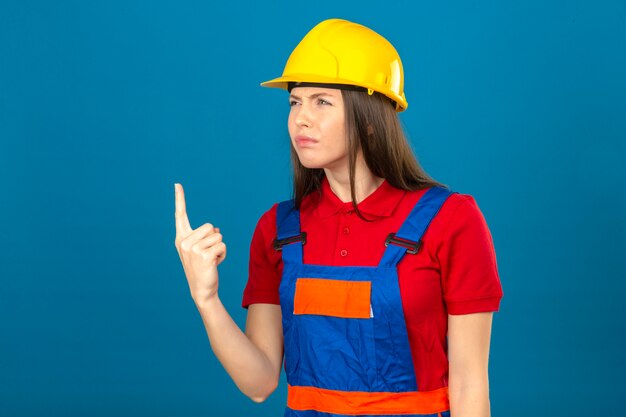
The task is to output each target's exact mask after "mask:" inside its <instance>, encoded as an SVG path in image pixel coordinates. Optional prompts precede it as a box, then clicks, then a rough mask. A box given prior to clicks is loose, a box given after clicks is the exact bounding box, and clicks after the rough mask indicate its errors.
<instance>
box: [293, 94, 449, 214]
mask: <svg viewBox="0 0 626 417" xmlns="http://www.w3.org/2000/svg"><path fill="white" fill-rule="evenodd" d="M341 95H342V97H343V101H344V111H345V123H346V137H347V141H348V169H349V174H350V194H351V196H352V206H353V207H354V210H355V211H356V213H357V215H358V216H359V217H361V218H362V219H364V220H367V219H365V218H364V217H363V215H362V214H361V212H360V211H359V209H358V207H357V204H356V195H355V180H354V177H355V170H356V158H357V155H358V152H359V149H360V150H362V152H363V157H364V159H365V163H366V164H367V167H368V168H369V170H370V171H371V172H372V173H373V174H374V175H376V176H377V177H380V178H384V179H385V180H387V182H388V183H389V184H390V185H392V186H394V187H396V188H400V189H402V190H407V191H411V190H421V189H424V188H428V187H432V186H443V187H445V185H443V184H441V183H439V182H437V181H435V180H434V179H433V178H431V177H430V176H429V175H428V174H427V173H426V172H425V171H424V169H423V168H422V167H421V165H420V164H419V162H418V161H417V158H416V157H415V154H414V153H413V150H412V149H411V146H410V144H409V142H408V140H407V138H406V136H405V134H404V130H403V129H402V126H401V124H400V119H399V118H398V114H397V113H396V110H395V106H394V103H393V102H392V101H391V100H390V99H389V98H387V97H386V96H384V95H382V94H380V93H378V92H374V94H372V95H371V96H370V95H368V94H367V92H364V91H353V90H345V89H341ZM291 162H292V166H293V174H294V175H293V194H294V195H293V198H294V199H295V204H296V207H297V208H300V204H301V203H302V199H303V198H304V196H306V195H307V194H309V193H311V192H313V191H318V192H321V183H322V179H323V178H324V170H323V169H321V168H306V167H305V166H303V165H302V164H301V163H300V160H299V159H298V154H297V153H296V151H295V149H294V148H293V146H291Z"/></svg>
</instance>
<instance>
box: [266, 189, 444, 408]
mask: <svg viewBox="0 0 626 417" xmlns="http://www.w3.org/2000/svg"><path fill="white" fill-rule="evenodd" d="M452 193H453V191H450V190H448V189H446V188H443V187H432V188H430V189H429V190H428V191H427V192H426V193H425V194H424V195H423V196H422V197H421V198H420V200H419V201H418V202H417V203H416V205H415V207H414V208H413V209H412V211H411V213H410V214H409V215H408V217H407V218H406V220H405V221H404V222H403V224H402V226H401V227H400V229H399V230H398V232H397V233H395V238H393V239H391V240H389V239H388V242H387V243H385V244H387V248H386V249H385V252H384V254H383V256H382V258H381V260H380V262H379V264H378V266H375V267H370V266H339V267H337V266H326V265H309V264H304V263H303V261H302V250H303V244H304V243H303V242H302V241H298V240H297V237H298V236H300V235H301V230H300V213H299V211H298V210H297V209H296V208H295V207H294V201H293V200H288V201H283V202H281V203H280V204H279V205H278V210H277V232H278V233H277V234H278V236H277V242H278V241H281V240H282V241H283V243H285V240H286V242H287V243H286V244H284V245H283V246H282V247H280V248H279V247H277V249H280V250H282V259H283V264H284V269H283V275H282V278H281V283H280V305H281V310H282V323H283V334H284V344H285V372H286V376H287V382H288V385H289V390H290V392H289V399H288V401H287V407H286V410H285V414H284V415H285V417H296V416H297V417H321V416H324V417H331V416H332V417H335V416H337V417H338V416H347V415H361V416H363V415H376V416H379V417H380V416H391V415H403V416H405V417H406V416H409V417H410V416H414V417H417V416H419V417H426V416H429V417H430V416H432V417H440V416H441V417H449V405H448V401H447V387H446V388H445V389H446V391H445V396H446V397H445V405H446V407H443V408H442V406H441V404H442V403H444V401H443V400H442V401H441V402H440V405H439V406H433V407H436V408H437V407H438V408H437V409H433V410H430V411H428V412H426V413H423V412H421V413H415V412H413V411H414V408H411V407H409V408H410V409H409V410H406V409H402V410H398V411H395V412H392V413H384V412H381V411H375V412H371V409H370V408H368V407H369V405H368V404H369V403H367V402H366V403H365V404H363V403H361V404H359V405H355V406H354V408H352V403H351V402H350V399H349V398H351V396H352V395H353V394H356V392H358V394H359V395H361V397H360V398H362V396H363V395H366V396H367V395H370V394H371V395H379V396H380V395H383V397H377V398H387V397H385V396H388V395H396V394H399V395H403V394H409V395H414V394H417V393H416V391H418V388H419V387H418V386H417V381H416V377H415V371H414V368H413V360H412V356H411V349H410V346H409V339H408V335H407V329H406V324H405V320H404V313H403V310H402V299H401V297H400V287H399V284H398V274H397V267H396V266H397V264H398V262H400V260H401V259H402V258H403V257H404V256H405V254H406V253H407V246H406V245H403V242H404V241H408V242H413V243H415V242H418V243H421V242H420V239H421V238H422V235H423V234H424V232H425V231H426V229H427V227H428V225H429V224H430V222H431V220H432V219H433V218H434V216H435V215H436V214H437V213H438V211H439V209H440V208H441V206H442V204H443V203H444V202H445V200H446V199H447V198H448V197H449V196H450V195H451V194H452ZM390 237H391V236H390ZM294 240H295V242H294ZM383 243H384V242H372V244H381V245H382V244H383ZM409 256H410V255H409ZM305 277H306V278H310V277H314V278H315V279H318V280H320V279H323V280H342V281H354V282H370V283H371V298H370V300H369V303H370V317H369V318H344V317H333V316H331V315H318V314H294V299H295V298H296V289H297V282H298V280H300V279H303V278H305ZM368 285H370V284H368ZM328 297H333V294H332V293H329V294H328ZM365 302H367V301H365ZM296 387H297V388H304V389H312V390H313V392H314V395H313V398H318V395H317V393H322V394H324V393H327V392H331V393H336V392H339V394H338V395H339V397H338V398H339V400H336V401H339V404H340V405H341V407H339V409H340V410H344V411H341V412H338V411H337V408H336V407H335V406H334V405H333V404H337V402H336V401H334V402H329V403H328V404H326V403H325V401H326V400H324V399H320V400H319V401H317V400H315V401H313V403H312V404H313V405H307V406H303V405H302V401H298V398H297V395H299V394H297V393H296ZM291 390H293V393H292V392H291ZM343 393H345V395H342V394H343ZM292 394H293V395H292ZM322 397H323V395H321V396H320V397H319V398H322ZM345 398H348V400H345ZM355 398H356V397H355ZM367 398H369V397H367ZM372 398H374V397H372ZM394 398H395V397H394ZM346 401H347V402H346ZM372 401H373V402H372V403H375V401H374V400H372ZM304 402H305V403H306V401H304ZM383 402H386V403H387V404H388V402H387V401H386V400H383ZM405 404H406V402H405ZM383 407H384V405H383ZM346 410H349V411H346ZM422 410H423V408H422Z"/></svg>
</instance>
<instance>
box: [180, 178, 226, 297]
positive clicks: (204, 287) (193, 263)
mask: <svg viewBox="0 0 626 417" xmlns="http://www.w3.org/2000/svg"><path fill="white" fill-rule="evenodd" d="M174 187H175V193H174V194H175V200H176V211H175V218H176V239H175V240H174V245H175V246H176V250H177V251H178V256H180V261H181V262H182V264H183V269H184V270H185V275H186V276H187V282H188V284H189V290H190V291H191V297H192V298H193V300H194V301H195V303H196V304H199V303H203V302H206V301H209V300H211V299H212V298H213V297H217V287H218V274H217V266H218V265H219V264H220V263H222V262H223V261H224V259H226V245H225V244H224V242H222V235H221V234H220V232H219V231H220V229H219V228H217V227H213V225H212V224H210V223H205V224H203V225H202V226H200V227H198V228H197V229H196V230H193V229H192V228H191V225H190V224H189V219H188V218H187V206H186V203H185V193H184V191H183V186H182V184H174Z"/></svg>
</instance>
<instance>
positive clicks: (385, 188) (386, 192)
mask: <svg viewBox="0 0 626 417" xmlns="http://www.w3.org/2000/svg"><path fill="white" fill-rule="evenodd" d="M321 188H322V193H321V199H320V201H319V204H318V206H317V214H318V216H319V217H320V218H324V217H329V216H332V215H333V214H336V213H338V212H348V211H352V210H354V208H353V207H352V202H351V201H349V202H347V203H344V202H343V201H341V200H340V199H339V197H337V196H336V195H335V193H334V192H333V190H331V188H330V184H329V183H328V178H326V176H324V177H323V178H322V187H321ZM404 194H405V191H404V190H401V189H399V188H395V187H394V186H392V185H391V184H389V183H388V182H387V180H384V181H383V182H382V184H381V185H380V186H379V187H378V188H377V189H376V190H374V192H373V193H371V194H370V195H369V196H367V198H366V199H365V200H363V201H361V202H360V203H359V204H358V205H357V207H358V208H359V211H360V212H361V213H366V214H370V215H374V216H377V217H389V216H391V215H392V214H393V212H394V210H395V209H396V207H397V206H398V203H400V200H402V197H404Z"/></svg>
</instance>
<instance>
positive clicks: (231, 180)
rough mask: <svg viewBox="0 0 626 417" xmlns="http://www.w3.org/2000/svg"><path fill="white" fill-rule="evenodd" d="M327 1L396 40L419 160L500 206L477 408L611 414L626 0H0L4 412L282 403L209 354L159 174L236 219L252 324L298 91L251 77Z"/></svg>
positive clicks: (0, 400) (274, 407) (278, 60)
mask: <svg viewBox="0 0 626 417" xmlns="http://www.w3.org/2000/svg"><path fill="white" fill-rule="evenodd" d="M330 17H340V18H345V19H349V20H352V21H355V22H358V23H362V24H365V25H366V26H369V27H371V28H372V29H374V30H376V31H378V32H379V33H381V34H383V35H384V36H385V37H387V38H388V39H389V40H390V41H391V42H392V43H393V44H394V45H395V46H396V48H397V50H398V51H399V53H400V55H401V57H402V59H403V64H404V69H405V74H406V84H405V87H406V89H405V91H406V95H407V99H408V102H409V108H408V110H407V111H406V112H405V113H402V114H401V119H402V122H403V124H404V125H405V127H406V131H407V134H408V136H409V137H410V139H411V142H412V144H413V146H414V148H415V151H416V153H417V155H418V157H419V160H420V162H421V163H422V164H423V166H424V168H425V169H426V170H427V171H428V172H429V173H430V174H431V175H432V176H433V177H435V178H436V179H438V180H439V181H441V182H443V183H445V184H448V185H449V186H450V187H451V188H453V189H454V190H456V191H460V192H462V193H467V194H471V195H473V196H474V197H475V198H476V200H477V202H478V204H479V206H480V208H481V210H482V211H483V214H484V216H485V218H486V220H487V222H488V224H489V227H490V229H491V232H492V235H493V238H494V242H495V246H496V253H497V256H498V266H499V271H500V277H501V281H502V285H503V288H504V293H505V295H504V298H503V300H502V304H501V309H500V311H499V312H498V313H496V314H495V315H494V322H493V333H492V342H491V356H490V388H491V406H492V415H494V416H508V417H515V416H528V415H533V416H548V415H550V416H566V415H567V416H583V415H620V414H622V413H623V406H620V407H619V408H618V405H619V404H620V403H621V402H622V401H621V400H622V399H623V393H624V392H625V391H626V384H625V382H624V378H623V376H624V374H626V367H625V364H624V362H625V361H624V357H623V355H624V352H625V351H626V349H625V347H626V346H625V342H624V338H625V334H626V332H625V330H626V329H625V324H624V323H625V321H624V317H625V314H624V313H625V312H624V301H623V297H624V293H625V289H626V284H625V281H626V266H625V259H626V258H625V255H624V254H625V252H626V186H625V184H624V183H625V178H626V168H625V166H626V2H624V1H618V0H613V1H608V0H607V1H597V2H591V1H545V0H543V1H537V0H532V1H504V2H503V1H471V2H468V1H428V2H426V1H421V2H416V1H406V2H403V1H396V2H382V3H381V2H374V1H371V2H364V1H346V2H337V1H332V2H326V1H320V2H315V3H312V2H304V3H296V2H263V3H252V2H250V3H249V4H245V3H226V2H221V3H219V2H218V3H213V4H209V2H203V1H176V2H174V1H171V2H166V1H148V0H143V1H106V2H98V3H96V2H87V1H63V2H44V1H37V2H36V1H23V0H22V1H6V0H4V1H3V2H2V3H0V177H1V178H2V188H3V190H2V193H0V217H1V219H2V227H1V230H0V233H1V235H2V239H0V253H1V255H0V256H1V262H0V279H1V286H0V415H3V416H42V415H46V416H79V415H80V416H83V415H90V416H110V415H115V416H144V415H145V416H171V415H174V414H176V415H181V416H207V415H208V416H220V415H234V416H244V415H245V416H270V415H271V416H279V415H281V413H282V409H283V405H284V402H285V385H284V380H283V382H282V384H281V386H280V387H279V389H278V390H277V391H276V392H275V393H274V394H273V395H272V396H271V397H270V398H269V399H268V400H267V401H266V402H265V403H263V404H255V403H253V402H252V401H251V400H249V399H248V398H247V397H245V396H244V395H243V394H241V393H240V392H239V391H238V389H237V388H236V386H235V385H234V383H233V382H232V381H231V380H230V378H229V377H228V375H227V374H226V373H225V371H224V370H223V368H222V367H221V365H220V363H219V362H218V361H217V360H216V359H215V357H214V355H213V353H212V352H211V349H210V346H209V342H208V339H207V337H206V333H205V331H204V327H203V325H202V321H201V318H200V315H199V314H198V312H197V310H196V309H195V305H194V303H193V301H192V300H191V297H190V294H189V289H188V286H187V281H186V278H185V275H184V272H183V270H182V267H181V264H180V261H179V258H178V254H177V253H176V249H175V247H174V237H175V229H174V187H173V185H174V183H175V182H180V183H182V184H183V186H184V187H185V191H186V196H187V207H188V214H189V218H190V221H191V225H192V227H194V228H196V227H198V226H200V225H201V224H203V223H205V222H211V223H214V224H216V225H217V226H219V227H220V228H221V230H222V232H223V234H224V236H225V241H226V242H227V244H228V248H229V252H228V253H229V255H228V259H227V260H226V262H225V263H224V264H222V265H221V266H220V279H221V281H220V282H221V285H220V294H221V298H222V300H223V301H224V303H225V305H226V307H227V308H228V310H229V311H230V313H231V314H232V316H233V318H234V319H235V321H236V322H237V323H238V324H239V325H240V326H243V325H244V323H245V310H244V309H242V308H241V307H240V302H241V293H242V291H243V288H244V286H245V283H246V279H247V262H248V248H249V243H250V238H251V236H252V232H253V230H254V227H255V225H256V221H257V220H258V218H259V216H260V215H261V214H262V213H263V212H264V211H265V210H267V209H268V208H269V207H270V206H271V205H272V204H273V203H274V202H276V201H279V200H282V199H285V198H288V197H289V192H290V184H291V182H290V167H289V159H288V149H289V144H288V136H287V129H286V117H287V113H288V104H287V95H286V93H285V92H284V91H281V90H274V89H264V88H262V87H259V83H260V82H261V81H265V80H268V79H270V78H273V77H275V76H278V75H280V73H281V72H282V69H283V66H284V63H285V61H286V59H287V57H288V56H289V53H290V52H291V50H292V49H293V48H294V47H295V46H296V44H297V43H298V42H299V40H300V39H301V38H302V37H303V36H304V35H305V34H306V32H307V31H308V30H309V29H310V28H312V27H313V26H314V25H315V24H316V23H318V22H319V21H321V20H323V19H326V18H330ZM620 410H621V411H620Z"/></svg>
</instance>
